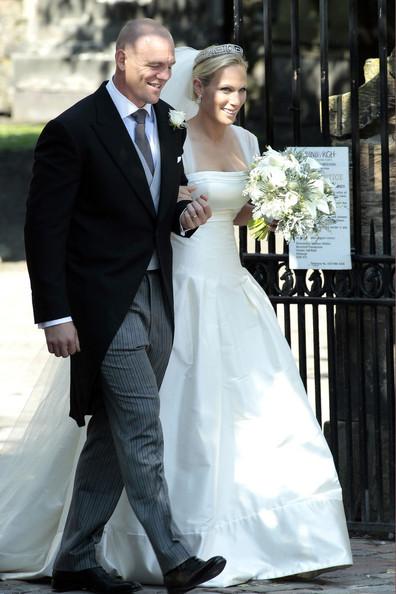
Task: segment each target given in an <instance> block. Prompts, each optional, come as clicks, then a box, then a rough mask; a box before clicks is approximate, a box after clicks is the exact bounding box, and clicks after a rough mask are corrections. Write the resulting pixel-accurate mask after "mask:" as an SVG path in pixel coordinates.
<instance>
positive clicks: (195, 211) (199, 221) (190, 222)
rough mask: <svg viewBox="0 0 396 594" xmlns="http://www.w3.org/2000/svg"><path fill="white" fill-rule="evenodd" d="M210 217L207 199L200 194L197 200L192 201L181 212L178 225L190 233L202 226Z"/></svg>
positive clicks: (210, 210)
mask: <svg viewBox="0 0 396 594" xmlns="http://www.w3.org/2000/svg"><path fill="white" fill-rule="evenodd" d="M211 216H212V209H211V208H210V206H209V204H208V197H207V196H205V195H204V194H201V196H200V197H199V198H196V199H195V200H192V201H191V202H190V204H189V205H188V206H187V207H186V208H185V210H184V211H183V212H182V215H181V217H180V224H181V225H182V227H183V229H184V230H185V231H190V230H191V229H196V228H197V227H199V226H200V225H204V224H205V223H206V221H207V220H208V219H210V217H211Z"/></svg>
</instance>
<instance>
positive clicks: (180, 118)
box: [169, 109, 187, 130]
mask: <svg viewBox="0 0 396 594" xmlns="http://www.w3.org/2000/svg"><path fill="white" fill-rule="evenodd" d="M169 123H170V125H171V126H172V128H173V129H174V130H175V129H176V128H186V127H187V122H186V114H185V113H184V111H177V110H176V109H170V110H169Z"/></svg>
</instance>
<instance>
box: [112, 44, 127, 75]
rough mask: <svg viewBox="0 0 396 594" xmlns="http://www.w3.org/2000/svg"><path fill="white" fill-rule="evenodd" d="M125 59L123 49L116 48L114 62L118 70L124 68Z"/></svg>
mask: <svg viewBox="0 0 396 594" xmlns="http://www.w3.org/2000/svg"><path fill="white" fill-rule="evenodd" d="M126 60H127V55H126V52H125V50H123V49H118V50H116V53H115V63H116V64H117V68H118V69H119V70H125V62H126Z"/></svg>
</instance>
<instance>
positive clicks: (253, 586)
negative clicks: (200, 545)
mask: <svg viewBox="0 0 396 594" xmlns="http://www.w3.org/2000/svg"><path fill="white" fill-rule="evenodd" d="M351 543H352V552H353V558H354V564H353V566H352V567H348V568H346V569H342V570H338V571H332V572H328V573H323V574H322V575H321V576H320V577H317V578H316V579H312V580H311V581H309V580H304V581H303V580H299V581H295V580H294V581H286V580H276V581H275V580H274V581H268V580H265V581H255V582H249V583H247V584H241V585H240V586H233V587H230V588H216V589H212V588H197V589H196V590H194V593H195V594H218V593H222V594H275V593H276V594H291V593H292V592H296V593H297V594H321V593H322V592H324V593H326V594H354V593H356V594H394V593H395V543H393V542H384V541H378V540H366V539H363V538H353V539H352V541H351ZM50 591H51V587H50V585H49V580H46V581H41V582H37V581H31V582H23V581H17V580H9V581H3V582H0V594H27V593H32V594H47V593H48V592H50ZM165 592H166V591H165V589H164V588H160V587H155V588H153V587H145V588H144V590H143V592H142V594H165Z"/></svg>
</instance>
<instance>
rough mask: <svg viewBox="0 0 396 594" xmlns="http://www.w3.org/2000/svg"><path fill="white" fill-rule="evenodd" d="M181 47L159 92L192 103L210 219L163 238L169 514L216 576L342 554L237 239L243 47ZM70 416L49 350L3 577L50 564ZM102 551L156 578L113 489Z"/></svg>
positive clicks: (9, 513)
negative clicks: (168, 331) (168, 282)
mask: <svg viewBox="0 0 396 594" xmlns="http://www.w3.org/2000/svg"><path fill="white" fill-rule="evenodd" d="M176 55H177V65H176V67H175V71H174V74H173V77H172V79H171V81H170V82H169V83H168V86H167V87H166V88H165V92H164V94H163V98H164V99H165V100H166V101H168V102H169V103H170V104H172V105H173V106H174V107H175V108H176V109H181V110H184V111H185V112H186V114H187V117H188V128H187V139H186V143H185V146H184V156H183V160H184V169H185V172H186V175H187V177H188V180H189V184H190V185H191V186H192V187H194V188H195V192H196V194H197V195H200V194H206V195H208V197H209V200H210V204H211V207H212V210H213V213H214V214H213V217H212V218H211V219H210V220H209V221H208V223H207V224H206V225H205V226H203V227H202V228H201V229H199V231H198V232H197V233H196V234H195V235H194V236H193V237H192V238H190V239H189V241H185V240H184V239H183V238H181V237H176V236H175V237H174V238H173V248H174V278H173V283H174V294H175V304H176V312H175V315H176V318H175V325H176V334H175V342H174V348H173V352H172V356H171V359H170V363H169V366H168V369H167V372H166V375H165V379H164V381H163V384H162V387H161V418H162V424H163V430H164V438H165V472H166V476H167V482H168V486H169V491H170V499H171V502H172V507H173V511H174V519H175V521H176V524H177V526H178V529H179V531H180V532H181V533H182V534H183V535H184V537H185V538H186V540H187V541H188V543H189V544H190V546H191V548H192V549H193V550H194V553H195V554H196V555H199V556H200V557H204V558H207V557H210V556H211V555H212V554H213V552H214V551H221V552H222V554H223V555H224V556H225V557H226V559H227V565H226V568H225V570H224V571H223V573H222V574H221V575H220V576H218V577H217V578H216V579H214V580H212V581H211V582H210V584H209V585H210V586H213V587H224V586H229V585H233V584H238V583H241V582H245V581H247V580H250V579H271V578H278V577H282V576H288V575H293V574H297V573H303V572H311V571H317V570H325V569H326V568H334V567H338V566H345V565H349V564H350V563H351V562H352V560H351V553H350V548H349V540H348V534H347V530H346V523H345V517H344V510H343V504H342V493H341V488H340V485H339V482H338V478H337V474H336V471H335V468H334V464H333V460H332V456H331V453H330V451H329V449H328V446H327V444H326V441H325V439H324V437H323V435H322V432H321V429H320V426H319V425H318V423H317V421H316V418H315V416H314V414H313V412H312V410H311V408H310V405H309V402H308V399H307V396H306V393H305V390H304V387H303V384H302V382H301V379H300V377H299V374H298V371H297V368H296V365H295V362H294V360H293V356H292V354H291V351H290V349H289V346H288V344H287V342H286V340H285V338H284V337H283V335H282V333H281V330H280V328H279V325H278V322H277V319H276V316H275V314H274V311H273V308H272V306H271V303H270V301H269V300H268V298H267V296H266V294H265V293H264V292H263V290H262V289H261V288H260V286H259V285H258V284H257V283H256V282H255V280H254V279H253V278H252V277H251V276H250V275H249V273H248V272H247V271H246V270H245V269H244V268H242V267H241V264H240V261H239V257H238V250H237V248H236V244H235V239H234V228H233V225H234V224H242V225H243V224H246V222H247V220H248V218H249V217H250V212H251V209H250V207H249V206H248V205H246V204H245V202H246V199H245V198H244V197H243V195H242V190H243V188H244V185H245V183H246V178H247V167H248V164H249V162H250V161H251V160H252V158H253V156H254V155H255V154H257V153H258V152H259V148H258V143H257V139H256V138H255V136H253V135H252V134H251V133H250V132H248V131H247V130H245V129H243V128H241V127H238V126H235V125H234V122H235V119H236V116H237V114H238V111H239V110H240V109H241V107H242V105H243V104H244V102H245V99H246V62H245V61H244V58H243V53H242V50H241V48H239V47H238V46H234V45H231V44H226V45H222V46H212V47H211V48H207V49H206V50H203V51H202V52H197V51H196V50H193V49H191V48H181V49H178V50H177V53H176ZM190 93H191V94H190ZM193 99H194V100H193ZM203 370H204V372H205V373H202V371H203ZM67 411H68V363H67V361H65V360H51V361H50V362H49V363H48V365H47V367H46V368H45V370H44V372H43V375H42V377H41V379H40V382H39V385H38V386H37V387H36V388H35V390H34V391H33V394H32V396H31V398H30V400H29V402H28V406H27V409H26V413H25V419H22V420H24V421H25V422H26V423H27V428H26V431H25V433H24V437H23V439H22V440H21V442H20V443H19V444H18V445H17V447H16V449H15V450H14V451H12V452H11V453H10V454H9V455H8V458H7V457H6V459H5V461H3V464H2V469H1V477H0V480H1V483H2V490H1V495H0V572H2V574H1V575H2V577H3V578H15V577H18V578H29V577H38V576H43V575H51V571H52V563H53V560H54V557H55V554H56V552H57V549H58V547H59V543H60V539H61V536H62V530H63V526H64V522H65V518H66V513H67V509H68V504H69V499H70V495H71V488H72V480H73V472H74V467H75V463H76V460H77V458H78V454H79V452H80V449H81V447H82V444H83V442H84V435H83V434H82V432H83V431H82V430H80V429H78V428H77V427H76V426H75V425H74V423H73V422H72V421H71V420H70V419H67ZM49 419H50V422H49ZM97 559H98V562H99V563H100V564H101V565H103V566H104V567H105V569H107V570H109V571H111V570H112V569H114V570H116V571H117V572H118V573H119V574H121V575H122V576H123V577H124V578H133V579H134V580H138V581H141V582H143V583H161V581H162V577H161V572H160V568H159V566H158V564H157V561H156V558H155V556H154V553H153V551H152V549H151V546H150V544H149V541H148V539H147V537H146V536H145V533H144V531H143V529H142V527H141V526H140V525H139V523H138V521H137V520H136V518H135V516H134V514H133V512H132V510H131V508H130V506H129V504H128V502H127V499H126V497H125V496H124V495H123V496H122V497H121V500H120V502H119V504H118V507H117V509H116V511H115V513H114V514H113V516H112V518H111V520H110V522H109V523H108V525H107V526H106V529H105V533H104V536H103V538H102V541H101V542H100V544H99V545H98V548H97Z"/></svg>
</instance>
